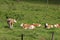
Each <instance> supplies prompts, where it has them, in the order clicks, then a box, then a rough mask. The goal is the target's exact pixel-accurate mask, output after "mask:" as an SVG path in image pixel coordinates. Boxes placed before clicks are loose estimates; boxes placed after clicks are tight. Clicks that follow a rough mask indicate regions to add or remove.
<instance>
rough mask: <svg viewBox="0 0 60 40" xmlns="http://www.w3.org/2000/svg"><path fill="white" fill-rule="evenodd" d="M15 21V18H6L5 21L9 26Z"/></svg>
mask: <svg viewBox="0 0 60 40" xmlns="http://www.w3.org/2000/svg"><path fill="white" fill-rule="evenodd" d="M16 22H17V21H16V20H15V19H12V18H8V19H7V23H8V25H9V28H11V29H12V28H13V24H14V23H16Z"/></svg>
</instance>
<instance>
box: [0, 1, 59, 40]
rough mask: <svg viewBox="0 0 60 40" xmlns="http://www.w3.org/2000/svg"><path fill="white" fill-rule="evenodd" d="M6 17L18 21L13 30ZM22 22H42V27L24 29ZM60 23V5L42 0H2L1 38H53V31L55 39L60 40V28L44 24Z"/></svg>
mask: <svg viewBox="0 0 60 40" xmlns="http://www.w3.org/2000/svg"><path fill="white" fill-rule="evenodd" d="M6 17H11V18H15V19H16V20H17V23H15V24H14V28H13V29H12V30H11V29H9V28H8V25H7V22H6ZM21 23H29V24H32V23H41V24H42V26H41V27H40V28H35V29H34V30H30V29H27V30H25V29H23V28H22V27H20V24H21ZM45 23H49V24H56V23H60V5H59V4H49V5H48V8H47V3H41V2H40V1H20V2H16V1H12V0H10V1H9V0H0V40H21V34H24V40H51V32H54V39H55V40H60V28H52V29H49V30H48V29H45V28H44V24H45Z"/></svg>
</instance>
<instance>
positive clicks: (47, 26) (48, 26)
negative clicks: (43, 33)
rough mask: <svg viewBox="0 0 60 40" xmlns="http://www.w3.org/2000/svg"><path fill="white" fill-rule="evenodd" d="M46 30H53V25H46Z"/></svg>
mask: <svg viewBox="0 0 60 40" xmlns="http://www.w3.org/2000/svg"><path fill="white" fill-rule="evenodd" d="M45 28H47V29H50V28H53V25H50V24H48V23H46V24H45Z"/></svg>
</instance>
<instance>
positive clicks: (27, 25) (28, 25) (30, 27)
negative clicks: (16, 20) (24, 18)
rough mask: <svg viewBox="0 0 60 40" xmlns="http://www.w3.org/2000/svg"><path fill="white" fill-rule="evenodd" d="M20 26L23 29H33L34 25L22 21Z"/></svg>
mask: <svg viewBox="0 0 60 40" xmlns="http://www.w3.org/2000/svg"><path fill="white" fill-rule="evenodd" d="M20 26H21V27H23V28H24V29H34V28H35V26H34V25H31V24H27V23H22V24H21V25H20Z"/></svg>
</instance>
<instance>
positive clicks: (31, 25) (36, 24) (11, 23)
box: [7, 18, 60, 29]
mask: <svg viewBox="0 0 60 40" xmlns="http://www.w3.org/2000/svg"><path fill="white" fill-rule="evenodd" d="M7 23H8V25H9V28H11V29H12V28H13V25H14V23H17V21H16V20H15V19H12V18H8V19H7ZM20 26H21V27H22V28H24V29H34V28H36V27H41V26H42V25H41V24H39V23H33V24H27V23H22V24H20ZM44 27H45V28H47V29H50V28H54V27H56V28H59V27H60V24H54V25H51V24H48V23H46V24H45V26H44Z"/></svg>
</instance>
